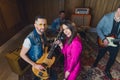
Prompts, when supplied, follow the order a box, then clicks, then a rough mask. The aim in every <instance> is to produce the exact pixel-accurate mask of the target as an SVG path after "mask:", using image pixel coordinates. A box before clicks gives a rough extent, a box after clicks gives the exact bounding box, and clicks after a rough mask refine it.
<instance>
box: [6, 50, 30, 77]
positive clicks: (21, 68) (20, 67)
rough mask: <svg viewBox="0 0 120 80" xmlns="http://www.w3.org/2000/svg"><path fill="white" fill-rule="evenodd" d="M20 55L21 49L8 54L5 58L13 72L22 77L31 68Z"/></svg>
mask: <svg viewBox="0 0 120 80" xmlns="http://www.w3.org/2000/svg"><path fill="white" fill-rule="evenodd" d="M19 53H20V49H19V50H18V49H17V50H15V51H13V52H11V53H8V54H6V56H5V57H6V59H7V61H8V63H9V65H10V68H11V69H12V71H13V72H15V73H17V74H18V75H22V74H23V73H24V72H25V71H26V70H27V69H28V68H29V67H30V65H29V64H28V63H27V62H25V61H24V60H23V59H22V58H20V56H19Z"/></svg>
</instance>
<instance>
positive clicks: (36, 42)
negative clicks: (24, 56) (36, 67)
mask: <svg viewBox="0 0 120 80" xmlns="http://www.w3.org/2000/svg"><path fill="white" fill-rule="evenodd" d="M27 37H28V38H29V39H30V42H31V48H30V50H29V51H28V57H29V58H30V59H31V60H32V61H34V62H35V61H37V60H38V59H39V58H40V57H41V56H42V55H43V52H44V51H43V47H42V44H43V43H42V42H41V38H40V35H39V34H38V33H37V31H36V30H35V29H34V30H33V31H32V32H31V33H30V34H29V35H28V36H27ZM42 37H43V39H44V42H45V41H46V38H45V36H44V35H43V36H42Z"/></svg>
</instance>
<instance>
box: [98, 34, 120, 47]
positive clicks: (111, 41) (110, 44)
mask: <svg viewBox="0 0 120 80" xmlns="http://www.w3.org/2000/svg"><path fill="white" fill-rule="evenodd" d="M106 39H107V40H108V42H109V43H108V46H112V47H117V45H116V44H114V41H115V40H116V39H115V37H114V36H113V35H112V36H108V37H106ZM118 41H120V40H116V42H118ZM97 42H98V45H99V46H100V47H106V46H105V45H104V43H103V41H102V40H101V39H100V38H99V37H98V39H97Z"/></svg>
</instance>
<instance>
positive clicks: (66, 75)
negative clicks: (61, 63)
mask: <svg viewBox="0 0 120 80" xmlns="http://www.w3.org/2000/svg"><path fill="white" fill-rule="evenodd" d="M69 75H70V72H69V71H66V72H65V78H64V79H65V80H66V79H67V78H68V76H69Z"/></svg>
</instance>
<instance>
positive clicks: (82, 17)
mask: <svg viewBox="0 0 120 80" xmlns="http://www.w3.org/2000/svg"><path fill="white" fill-rule="evenodd" d="M71 20H72V21H73V22H74V23H75V24H76V26H77V27H84V26H85V27H86V26H90V21H91V15H90V14H73V15H72V17H71Z"/></svg>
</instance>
